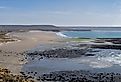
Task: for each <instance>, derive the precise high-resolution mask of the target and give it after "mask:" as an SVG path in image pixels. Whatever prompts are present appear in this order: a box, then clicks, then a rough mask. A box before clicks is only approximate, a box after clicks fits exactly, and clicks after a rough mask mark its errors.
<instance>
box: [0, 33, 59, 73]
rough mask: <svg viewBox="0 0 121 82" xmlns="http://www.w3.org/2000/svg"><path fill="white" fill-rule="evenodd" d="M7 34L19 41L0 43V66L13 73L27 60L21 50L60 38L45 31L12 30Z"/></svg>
mask: <svg viewBox="0 0 121 82" xmlns="http://www.w3.org/2000/svg"><path fill="white" fill-rule="evenodd" d="M9 36H10V37H16V38H18V39H19V41H16V42H12V43H7V44H6V43H4V44H2V45H0V50H1V52H0V67H3V68H7V69H9V70H11V71H12V73H14V74H19V73H20V71H21V68H22V65H23V64H25V63H26V62H27V61H26V60H24V58H25V55H24V54H22V53H23V52H25V51H27V50H30V49H32V48H34V47H36V46H38V45H39V44H54V43H57V42H58V41H59V40H61V37H59V36H57V35H56V33H55V32H46V31H30V32H19V33H16V32H13V33H10V34H9Z"/></svg>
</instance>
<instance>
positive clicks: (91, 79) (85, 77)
mask: <svg viewBox="0 0 121 82" xmlns="http://www.w3.org/2000/svg"><path fill="white" fill-rule="evenodd" d="M40 78H41V80H42V81H44V82H45V81H54V82H121V79H120V78H121V74H119V73H91V72H89V71H83V70H81V71H58V72H52V73H50V74H43V75H42V76H41V77H40Z"/></svg>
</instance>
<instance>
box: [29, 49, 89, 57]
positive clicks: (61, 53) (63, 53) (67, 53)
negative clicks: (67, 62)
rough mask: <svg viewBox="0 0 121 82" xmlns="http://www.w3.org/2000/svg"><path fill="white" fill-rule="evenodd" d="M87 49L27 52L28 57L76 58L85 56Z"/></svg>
mask: <svg viewBox="0 0 121 82" xmlns="http://www.w3.org/2000/svg"><path fill="white" fill-rule="evenodd" d="M87 51H88V48H57V49H51V50H44V51H34V52H28V53H27V55H29V56H36V55H37V56H41V57H46V58H76V57H81V56H82V55H85V53H86V52H87Z"/></svg>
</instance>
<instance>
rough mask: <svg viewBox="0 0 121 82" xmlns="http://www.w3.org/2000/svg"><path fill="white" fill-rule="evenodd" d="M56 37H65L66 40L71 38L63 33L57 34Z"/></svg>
mask: <svg viewBox="0 0 121 82" xmlns="http://www.w3.org/2000/svg"><path fill="white" fill-rule="evenodd" d="M56 35H58V36H61V37H64V38H69V37H68V36H66V35H64V34H63V33H61V32H57V33H56Z"/></svg>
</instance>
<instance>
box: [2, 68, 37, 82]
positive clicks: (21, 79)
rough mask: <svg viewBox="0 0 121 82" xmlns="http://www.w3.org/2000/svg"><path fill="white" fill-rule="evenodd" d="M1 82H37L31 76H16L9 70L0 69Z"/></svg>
mask: <svg viewBox="0 0 121 82" xmlns="http://www.w3.org/2000/svg"><path fill="white" fill-rule="evenodd" d="M0 82H35V81H34V80H33V78H32V77H31V76H26V75H14V74H12V73H11V72H10V71H9V70H8V69H2V68H0Z"/></svg>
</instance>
